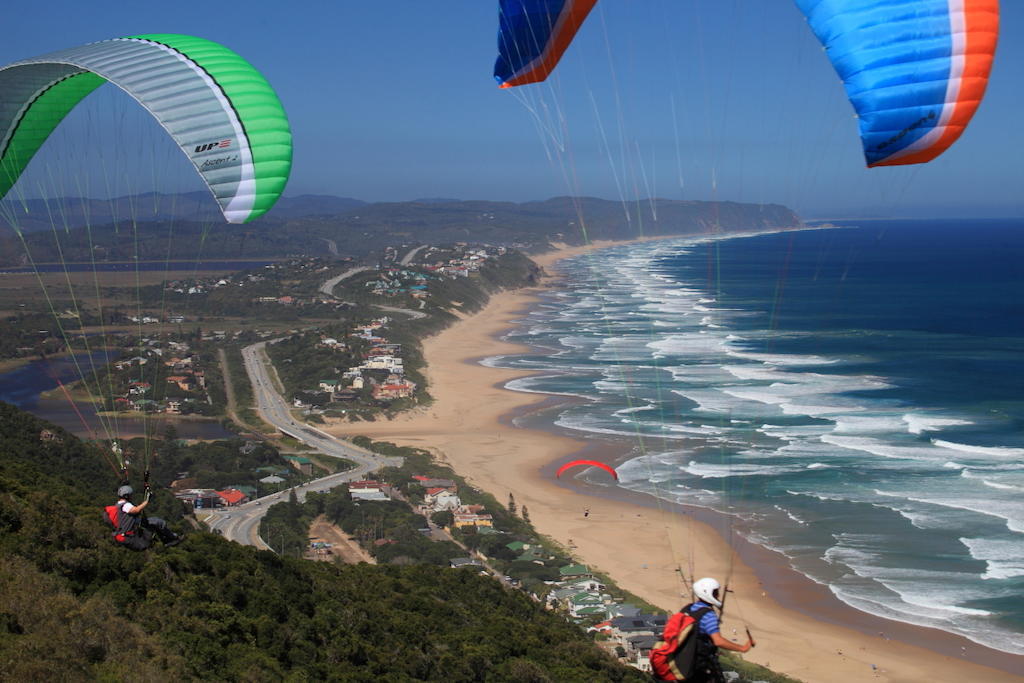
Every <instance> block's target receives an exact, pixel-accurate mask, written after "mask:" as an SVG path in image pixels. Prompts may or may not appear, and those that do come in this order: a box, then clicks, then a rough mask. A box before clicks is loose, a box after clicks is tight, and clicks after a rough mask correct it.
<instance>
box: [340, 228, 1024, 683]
mask: <svg viewBox="0 0 1024 683" xmlns="http://www.w3.org/2000/svg"><path fill="white" fill-rule="evenodd" d="M661 239H666V238H661ZM618 244H623V242H615V243H611V242H604V243H598V244H594V245H590V246H588V247H573V248H562V249H559V250H558V251H555V252H547V253H545V254H541V255H538V256H534V257H532V258H533V259H534V260H535V261H536V262H537V263H538V265H541V266H542V267H545V268H550V267H551V266H553V265H554V264H555V263H556V262H557V261H558V260H561V259H563V258H568V257H571V256H576V255H579V254H582V253H586V252H588V251H592V250H595V249H599V248H605V247H609V246H615V245H618ZM558 280H559V278H557V277H550V276H549V277H546V278H545V279H544V281H543V282H542V283H541V285H540V286H538V287H536V288H531V289H530V290H520V291H516V292H503V293H501V294H498V295H496V296H495V297H493V298H492V300H491V302H490V303H489V304H488V305H487V307H485V308H484V309H483V310H482V311H480V312H478V313H476V314H474V315H472V316H470V317H468V318H467V319H466V320H463V321H460V322H458V323H456V324H455V325H453V326H452V327H449V328H448V329H446V330H444V331H443V332H441V333H440V334H438V335H436V336H434V337H432V338H430V339H428V340H426V342H425V343H424V355H425V357H426V359H427V362H428V369H427V376H428V379H429V382H430V389H431V393H432V394H433V395H434V397H435V402H434V404H433V405H432V406H430V407H425V408H420V409H417V410H414V411H413V413H412V414H411V415H406V416H400V417H398V418H396V419H394V420H392V421H390V422H387V423H372V424H369V423H358V424H347V423H336V422H333V423H331V424H330V425H329V427H328V431H330V432H332V433H334V434H339V435H356V434H364V435H366V436H369V437H371V438H374V439H381V440H388V441H393V442H395V443H399V444H402V445H411V446H417V447H420V448H426V449H428V450H430V451H431V452H433V453H434V454H435V455H437V456H438V457H439V459H441V460H443V461H444V462H446V463H447V464H449V465H451V466H452V468H453V469H455V470H456V471H457V472H458V473H459V474H460V475H463V476H464V477H466V478H467V479H468V480H470V481H472V482H473V483H474V484H475V485H478V486H481V487H482V488H484V489H485V490H487V491H488V492H490V493H491V494H492V495H494V496H495V497H496V498H497V499H498V500H499V501H501V500H504V499H505V498H506V497H507V495H508V494H509V493H512V494H514V495H515V497H516V499H517V502H518V503H519V505H520V507H522V506H524V505H525V506H527V507H528V508H529V513H530V518H531V521H532V522H533V525H534V527H535V528H536V529H537V530H538V532H539V533H542V534H544V535H546V536H549V537H551V538H552V539H553V540H555V541H557V542H559V543H561V544H562V545H564V546H566V547H569V546H570V545H572V546H574V551H573V552H574V559H576V560H578V561H580V562H583V563H585V564H588V565H589V566H591V568H593V569H595V570H598V571H601V572H603V573H606V574H608V575H610V576H611V577H612V578H613V579H614V580H615V581H616V583H617V584H618V585H620V586H621V587H622V588H624V589H626V590H629V591H630V592H632V593H634V594H636V595H638V596H639V597H641V598H643V599H645V600H647V601H648V602H651V603H653V604H655V605H658V606H660V607H661V608H663V609H666V610H675V609H678V607H679V606H680V605H681V604H683V601H684V600H683V598H682V597H681V596H680V593H681V591H682V582H681V581H680V576H679V574H678V572H677V571H676V568H677V567H684V571H685V572H686V573H687V574H692V573H696V574H697V575H712V576H716V577H718V578H719V580H723V581H724V579H725V578H726V577H727V576H731V579H730V586H731V587H732V588H733V590H734V591H735V592H734V594H733V596H731V597H730V600H729V602H728V605H727V611H726V615H725V618H724V620H723V635H725V636H727V637H728V636H729V635H730V634H731V633H732V631H733V629H738V631H739V633H742V630H743V628H744V627H745V626H746V625H749V626H750V628H751V630H752V631H753V632H754V636H755V638H756V639H757V641H758V647H756V648H755V649H754V650H752V651H751V652H750V653H748V654H747V655H744V657H745V658H747V659H749V660H751V661H755V662H757V663H760V664H763V665H765V666H768V667H769V668H771V669H772V670H774V671H777V672H780V673H785V674H788V675H791V676H794V677H796V678H801V679H803V680H806V681H814V680H826V679H827V680H840V681H847V680H848V681H854V680H858V681H859V680H863V679H864V678H866V677H868V676H871V677H872V678H877V679H878V680H888V681H919V680H951V681H952V680H958V681H959V680H996V679H1002V680H1008V679H1010V678H1011V677H1013V674H1017V675H1021V674H1022V673H1024V657H1019V656H1016V655H1011V654H1008V653H1002V652H998V651H994V650H988V649H987V648H983V647H982V646H980V645H977V644H975V643H973V642H971V641H968V640H967V639H965V638H962V637H960V636H956V635H953V634H950V633H945V632H941V631H937V630H935V629H930V628H926V627H919V626H913V625H910V624H903V623H901V622H896V621H890V620H887V619H882V618H880V617H875V616H873V615H871V614H868V613H865V612H861V611H859V610H856V609H855V608H853V607H850V606H848V605H846V604H845V603H842V602H840V601H839V600H838V599H837V598H835V597H834V596H833V595H832V594H831V592H830V591H829V590H828V588H827V587H825V586H821V585H819V584H817V583H815V582H813V581H812V580H810V579H808V578H807V577H805V576H803V575H802V574H799V573H797V572H796V571H795V570H793V569H792V568H791V567H790V566H789V564H788V561H787V560H786V558H785V557H783V556H781V555H779V554H778V553H775V552H774V551H771V550H768V549H766V548H763V547H761V546H756V545H754V544H753V543H750V542H748V541H745V540H743V539H741V538H739V537H738V536H737V535H734V534H731V533H730V532H731V527H730V524H729V522H728V518H727V517H726V516H725V515H721V514H719V513H715V512H713V511H711V510H706V509H703V508H692V507H682V506H677V505H672V504H669V503H667V502H665V501H661V500H660V499H657V498H654V497H653V496H649V495H647V494H643V493H638V492H632V491H628V490H625V489H620V488H617V487H609V486H604V485H601V484H600V483H595V482H587V481H584V480H582V479H568V480H566V481H556V480H554V477H553V470H554V468H555V467H556V466H557V465H558V464H560V463H561V462H565V461H566V460H568V459H569V458H570V457H578V455H579V453H580V451H581V450H586V451H588V455H590V454H593V453H595V452H596V451H601V450H602V449H603V451H604V452H603V453H601V454H600V455H598V456H597V457H598V458H599V459H605V460H612V461H618V462H621V461H622V460H625V459H628V458H629V457H632V455H631V454H630V452H629V451H626V452H622V449H621V448H618V449H617V450H618V451H619V452H618V453H609V452H608V448H606V447H603V446H602V442H601V441H599V440H584V439H579V438H576V437H571V436H567V435H566V433H564V432H562V431H560V430H559V429H558V428H546V429H545V428H538V427H535V426H527V425H525V423H529V422H531V421H532V420H534V419H538V418H540V417H541V416H542V415H543V414H544V413H546V412H549V411H552V410H555V409H557V407H558V406H560V405H564V404H565V403H566V402H567V401H572V400H575V399H572V398H571V397H566V396H550V395H548V394H539V393H537V394H533V393H524V392H516V391H512V390H508V389H505V388H504V385H505V384H506V383H507V382H508V381H510V380H512V379H515V378H518V377H525V376H530V375H535V374H537V373H536V372H530V371H517V370H508V369H503V368H493V367H487V366H484V365H481V364H480V363H479V361H480V360H481V359H483V358H487V357H493V356H498V355H503V354H514V353H522V352H524V351H529V350H530V349H528V348H527V347H523V346H520V345H517V344H512V343H510V342H507V341H504V340H502V339H500V336H501V335H504V334H506V333H507V332H508V331H509V330H510V329H513V328H514V327H515V326H516V320H517V319H518V318H521V317H522V316H523V315H525V312H526V311H527V310H529V308H530V307H532V306H534V305H535V304H536V302H537V301H538V296H537V295H538V294H539V293H540V292H542V291H545V290H549V289H551V288H552V287H553V286H556V285H557V282H558ZM469 321H472V323H469ZM520 424H522V425H523V426H517V425H520ZM601 456H604V457H601ZM596 479H598V478H597V477H595V480H596ZM584 508H589V509H590V514H589V516H588V517H586V518H584V516H583V514H582V510H583V509H584ZM729 536H731V539H730V540H731V542H727V541H726V538H727V537H729ZM674 546H678V547H674ZM683 546H685V547H683ZM691 547H699V548H701V553H700V555H701V557H700V559H699V560H694V562H695V563H696V566H694V567H693V568H692V570H691V569H689V568H686V566H685V565H686V562H684V561H681V558H682V557H684V556H685V555H689V557H691V558H692V557H694V555H696V554H697V553H694V552H692V551H688V550H687V549H688V548H691ZM627 549H628V550H627ZM752 567H757V570H756V571H755V570H754V569H753V568H752ZM879 632H884V633H885V636H886V637H881V636H879V635H878V633H879ZM961 647H966V648H967V653H968V657H969V659H968V658H961V657H951V656H947V655H944V654H942V653H944V652H945V653H955V652H961ZM975 658H979V659H983V660H984V661H986V662H987V663H989V664H991V665H994V666H996V667H998V668H990V667H989V666H984V665H982V664H979V663H975V662H973V661H970V660H974V659H975ZM872 665H874V666H877V671H876V672H875V673H874V675H872ZM1011 672H1012V673H1011Z"/></svg>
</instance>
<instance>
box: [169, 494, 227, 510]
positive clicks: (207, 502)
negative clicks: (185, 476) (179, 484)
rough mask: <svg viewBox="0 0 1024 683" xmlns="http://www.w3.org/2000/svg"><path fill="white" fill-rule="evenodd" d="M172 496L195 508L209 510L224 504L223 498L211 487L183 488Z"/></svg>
mask: <svg viewBox="0 0 1024 683" xmlns="http://www.w3.org/2000/svg"><path fill="white" fill-rule="evenodd" d="M174 497H175V498H177V499H178V500H180V501H183V502H185V503H188V504H190V505H191V506H192V507H193V508H194V509H196V510H200V509H203V510H209V509H213V508H218V507H223V505H224V499H223V498H221V497H220V496H219V495H217V492H216V491H214V490H213V489H185V490H184V491H180V492H178V493H175V494H174Z"/></svg>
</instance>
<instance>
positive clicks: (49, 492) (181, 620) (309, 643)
mask: <svg viewBox="0 0 1024 683" xmlns="http://www.w3.org/2000/svg"><path fill="white" fill-rule="evenodd" d="M116 483H117V477H116V473H115V472H113V471H111V470H109V469H107V468H106V467H105V465H104V459H103V457H102V455H101V453H100V452H99V451H98V450H97V448H96V447H95V446H92V445H89V444H85V443H82V442H81V441H79V440H78V439H76V438H75V437H73V436H71V435H70V434H68V433H66V432H63V431H62V430H60V429H58V428H56V427H53V426H51V425H48V424H46V423H44V422H42V421H41V420H39V419H37V418H35V417H33V416H31V415H29V414H27V413H24V412H21V411H19V410H17V409H15V408H13V407H12V406H9V405H7V404H0V551H2V552H0V662H2V666H3V672H4V673H3V677H4V678H6V679H11V680H42V679H53V678H56V679H59V680H70V681H77V680H83V681H84V680H129V679H131V680H138V681H157V680H160V681H166V680H199V679H203V680H246V681H263V680H268V681H272V680H282V679H285V678H288V679H290V680H351V681H371V680H373V681H377V680H388V681H412V680H436V681H442V680H443V681H629V680H636V681H641V680H646V677H645V676H644V675H643V674H641V673H640V672H638V671H635V670H632V669H628V668H625V667H622V666H620V665H618V664H617V663H615V662H614V661H613V660H611V659H609V658H608V657H607V656H605V655H604V654H602V653H601V652H600V651H599V650H598V649H597V648H596V647H595V646H593V644H592V643H590V642H589V641H588V640H587V638H586V637H585V636H584V635H583V633H582V632H581V631H580V630H579V629H578V628H577V627H576V626H573V625H571V624H569V623H567V622H565V621H564V620H562V619H561V618H559V617H556V616H554V615H551V614H548V613H546V612H545V611H544V610H542V609H541V608H540V607H539V606H538V605H537V604H535V603H534V602H532V601H531V600H529V599H528V598H527V597H526V596H525V595H523V594H521V593H518V592H515V591H509V590H506V589H504V588H502V587H501V585H500V584H498V583H497V582H495V581H493V580H492V579H490V578H486V577H481V576H478V575H477V574H476V573H475V572H473V571H467V570H452V569H443V568H438V567H429V566H422V565H420V566H394V565H386V566H369V565H358V566H335V565H331V564H328V563H317V562H308V561H305V560H298V559H290V558H281V557H278V556H277V555H274V554H272V553H270V552H257V551H256V550H254V549H252V548H250V547H243V546H239V545H236V544H233V543H229V542H227V541H224V540H223V539H221V538H219V537H217V536H214V535H212V534H208V533H203V532H199V531H194V530H192V531H189V533H188V536H187V538H186V540H185V542H184V543H182V544H181V545H179V546H177V547H175V548H164V547H160V546H159V545H157V547H155V548H153V549H151V550H149V551H147V552H145V553H133V552H131V551H128V550H124V549H122V548H119V547H116V546H114V545H113V543H112V542H111V541H110V533H109V531H108V530H107V528H106V527H105V525H104V523H103V522H102V520H101V516H100V512H101V507H102V506H103V505H105V504H109V503H111V502H113V495H112V491H113V489H114V487H115V486H116ZM175 505H176V503H175V501H173V499H171V498H170V496H169V495H168V494H167V492H166V491H161V492H159V493H158V503H157V505H156V507H157V508H158V510H157V511H158V512H160V513H161V515H162V516H164V517H166V518H168V519H170V520H171V521H172V524H173V525H174V526H175V527H176V528H178V529H179V530H186V529H187V528H188V527H187V525H186V524H185V523H184V520H183V519H182V518H181V514H180V509H177V508H175V507H174V506H175Z"/></svg>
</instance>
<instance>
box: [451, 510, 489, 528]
mask: <svg viewBox="0 0 1024 683" xmlns="http://www.w3.org/2000/svg"><path fill="white" fill-rule="evenodd" d="M452 519H453V521H452V525H453V526H455V528H461V527H467V526H494V520H493V519H492V518H491V516H490V515H473V514H465V513H462V512H456V513H455V514H454V515H452Z"/></svg>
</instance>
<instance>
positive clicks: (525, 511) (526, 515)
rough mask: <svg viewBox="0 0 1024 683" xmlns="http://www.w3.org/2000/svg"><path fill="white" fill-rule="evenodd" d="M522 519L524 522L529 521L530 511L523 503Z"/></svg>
mask: <svg viewBox="0 0 1024 683" xmlns="http://www.w3.org/2000/svg"><path fill="white" fill-rule="evenodd" d="M523 521H524V522H529V521H530V513H529V511H528V510H527V509H526V506H525V505H524V506H523Z"/></svg>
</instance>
